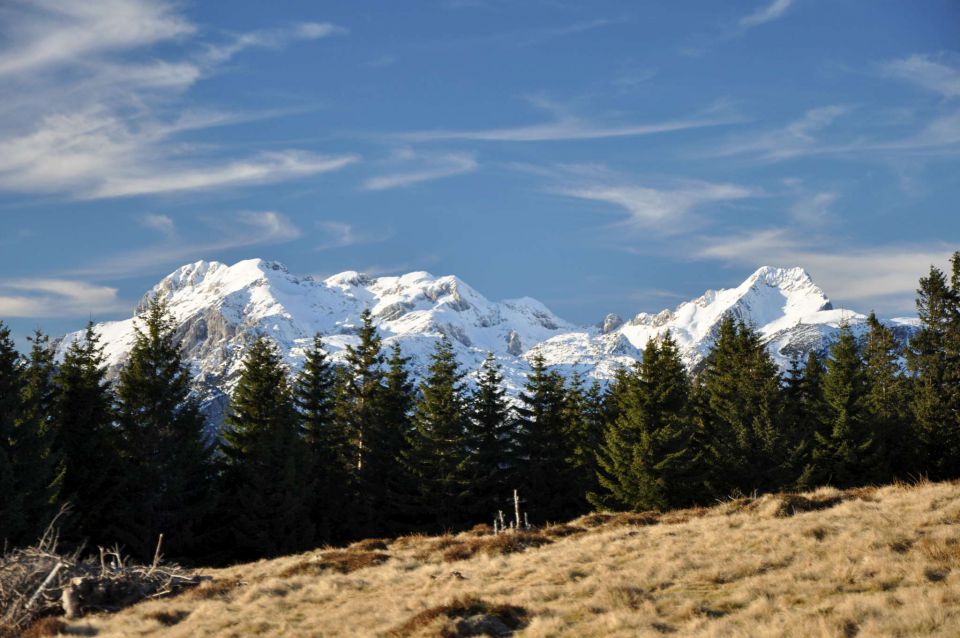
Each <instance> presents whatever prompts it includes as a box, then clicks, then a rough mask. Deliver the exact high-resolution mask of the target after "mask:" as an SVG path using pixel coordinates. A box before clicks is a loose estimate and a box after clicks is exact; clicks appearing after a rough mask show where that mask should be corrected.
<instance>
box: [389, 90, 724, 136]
mask: <svg viewBox="0 0 960 638" xmlns="http://www.w3.org/2000/svg"><path fill="white" fill-rule="evenodd" d="M530 102H531V103H532V104H533V105H534V106H536V107H538V108H540V109H541V110H547V111H549V112H551V113H552V114H553V115H554V120H553V121H551V122H544V123H541V124H531V125H527V126H513V127H505V128H491V129H458V130H444V129H437V130H424V131H410V132H407V133H400V134H397V135H394V136H392V137H393V138H394V139H398V140H401V141H407V142H440V141H449V140H468V141H478V142H554V141H564V140H595V139H606V138H614V137H637V136H641V135H654V134H656V133H669V132H673V131H684V130H688V129H696V128H704V127H708V126H720V125H723V124H731V123H734V122H737V121H739V118H738V117H735V116H732V115H731V114H729V113H726V112H724V111H725V108H724V105H722V104H721V105H719V106H714V107H712V108H710V109H707V110H706V111H705V112H703V113H701V114H699V115H695V116H693V117H689V118H682V119H675V120H666V121H662V122H654V123H648V124H636V123H633V124H604V123H598V122H594V121H591V120H588V119H584V118H582V117H578V116H576V115H574V114H572V113H569V112H568V111H567V110H566V109H565V108H563V107H562V106H560V105H557V104H554V103H552V102H549V101H547V100H544V99H530Z"/></svg>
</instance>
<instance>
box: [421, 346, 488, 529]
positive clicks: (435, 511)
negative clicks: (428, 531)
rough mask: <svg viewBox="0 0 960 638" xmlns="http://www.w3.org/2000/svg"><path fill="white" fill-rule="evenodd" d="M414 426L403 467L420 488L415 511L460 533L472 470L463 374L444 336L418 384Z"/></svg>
mask: <svg viewBox="0 0 960 638" xmlns="http://www.w3.org/2000/svg"><path fill="white" fill-rule="evenodd" d="M413 425H414V431H413V433H412V436H411V439H410V449H409V451H408V453H407V458H406V466H407V467H408V468H409V471H410V473H411V474H412V476H413V477H414V478H415V479H416V481H417V484H418V487H419V497H420V498H419V503H418V505H419V508H418V509H419V511H420V512H421V513H422V514H423V516H424V517H425V520H426V521H428V522H429V523H431V524H432V525H433V526H434V527H435V528H439V529H450V528H454V527H458V526H460V525H462V524H463V523H465V522H467V521H466V520H464V510H465V508H466V507H467V506H468V503H467V497H468V496H469V494H470V488H471V486H470V480H471V479H472V478H474V468H473V467H472V465H471V461H472V457H471V455H470V450H469V447H468V446H469V443H470V439H469V432H468V427H469V412H468V406H467V400H466V394H465V390H464V385H463V372H462V371H461V370H460V367H459V365H458V364H457V359H456V354H455V353H454V351H453V345H452V344H451V343H450V341H449V339H447V338H446V336H444V337H443V338H442V339H440V341H438V342H437V347H436V350H435V351H434V352H433V355H432V357H431V362H430V366H429V368H428V371H427V376H426V378H425V379H424V380H423V383H421V384H420V398H419V400H418V401H417V403H416V406H415V407H414V411H413Z"/></svg>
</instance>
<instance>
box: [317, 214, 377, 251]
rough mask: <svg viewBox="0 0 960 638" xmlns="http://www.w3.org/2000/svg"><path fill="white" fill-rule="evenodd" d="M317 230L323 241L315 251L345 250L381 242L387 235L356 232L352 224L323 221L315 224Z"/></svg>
mask: <svg viewBox="0 0 960 638" xmlns="http://www.w3.org/2000/svg"><path fill="white" fill-rule="evenodd" d="M317 228H319V229H320V231H321V232H322V233H323V235H324V240H323V241H322V242H321V243H320V244H319V245H318V246H317V247H316V249H317V250H331V249H333V248H346V247H348V246H359V245H362V244H371V243H375V242H379V241H383V240H384V239H386V238H387V236H388V234H387V233H369V232H364V231H358V230H357V229H356V228H355V227H354V226H353V224H348V223H346V222H338V221H323V222H318V223H317Z"/></svg>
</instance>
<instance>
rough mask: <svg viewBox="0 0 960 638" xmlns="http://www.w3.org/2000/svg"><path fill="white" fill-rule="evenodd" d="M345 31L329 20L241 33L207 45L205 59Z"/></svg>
mask: <svg viewBox="0 0 960 638" xmlns="http://www.w3.org/2000/svg"><path fill="white" fill-rule="evenodd" d="M346 32H347V30H346V29H344V28H343V27H340V26H337V25H335V24H330V23H329V22H302V23H300V24H297V25H294V26H292V27H289V28H286V29H264V30H261V31H251V32H249V33H241V34H240V35H237V36H235V37H234V38H233V40H232V41H231V42H228V43H226V44H219V45H209V46H207V51H206V60H207V61H208V62H211V63H220V62H226V61H227V60H229V59H230V58H232V57H234V56H235V55H237V54H238V53H240V52H241V51H243V50H245V49H250V48H262V49H278V48H281V47H283V46H286V45H287V44H290V43H291V42H296V41H297V40H318V39H320V38H326V37H329V36H333V35H340V34H345V33H346Z"/></svg>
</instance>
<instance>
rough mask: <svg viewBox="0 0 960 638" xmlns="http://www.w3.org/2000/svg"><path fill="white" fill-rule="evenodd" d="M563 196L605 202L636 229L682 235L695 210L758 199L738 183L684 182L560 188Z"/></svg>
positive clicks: (754, 193)
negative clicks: (655, 185)
mask: <svg viewBox="0 0 960 638" xmlns="http://www.w3.org/2000/svg"><path fill="white" fill-rule="evenodd" d="M555 192H556V193H558V194H560V195H566V196H568V197H576V198H578V199H587V200H591V201H595V202H602V203H606V204H611V205H613V206H616V207H619V208H621V209H623V210H624V211H626V212H627V213H628V218H627V220H626V222H625V223H626V224H627V225H629V226H632V227H636V228H645V229H659V230H660V231H662V232H666V233H676V232H682V231H683V230H684V229H685V222H688V221H689V217H690V215H691V214H692V213H693V211H694V210H695V209H698V208H702V207H704V206H708V205H710V204H719V203H722V202H729V201H735V200H739V199H746V198H748V197H755V196H757V194H758V193H757V192H756V191H754V190H751V189H749V188H745V187H743V186H738V185H736V184H724V183H713V182H703V181H696V180H682V181H680V182H679V183H677V184H675V185H673V186H669V187H661V188H654V187H651V186H645V185H638V184H603V185H592V186H575V187H569V188H560V189H558V190H556V191H555Z"/></svg>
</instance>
